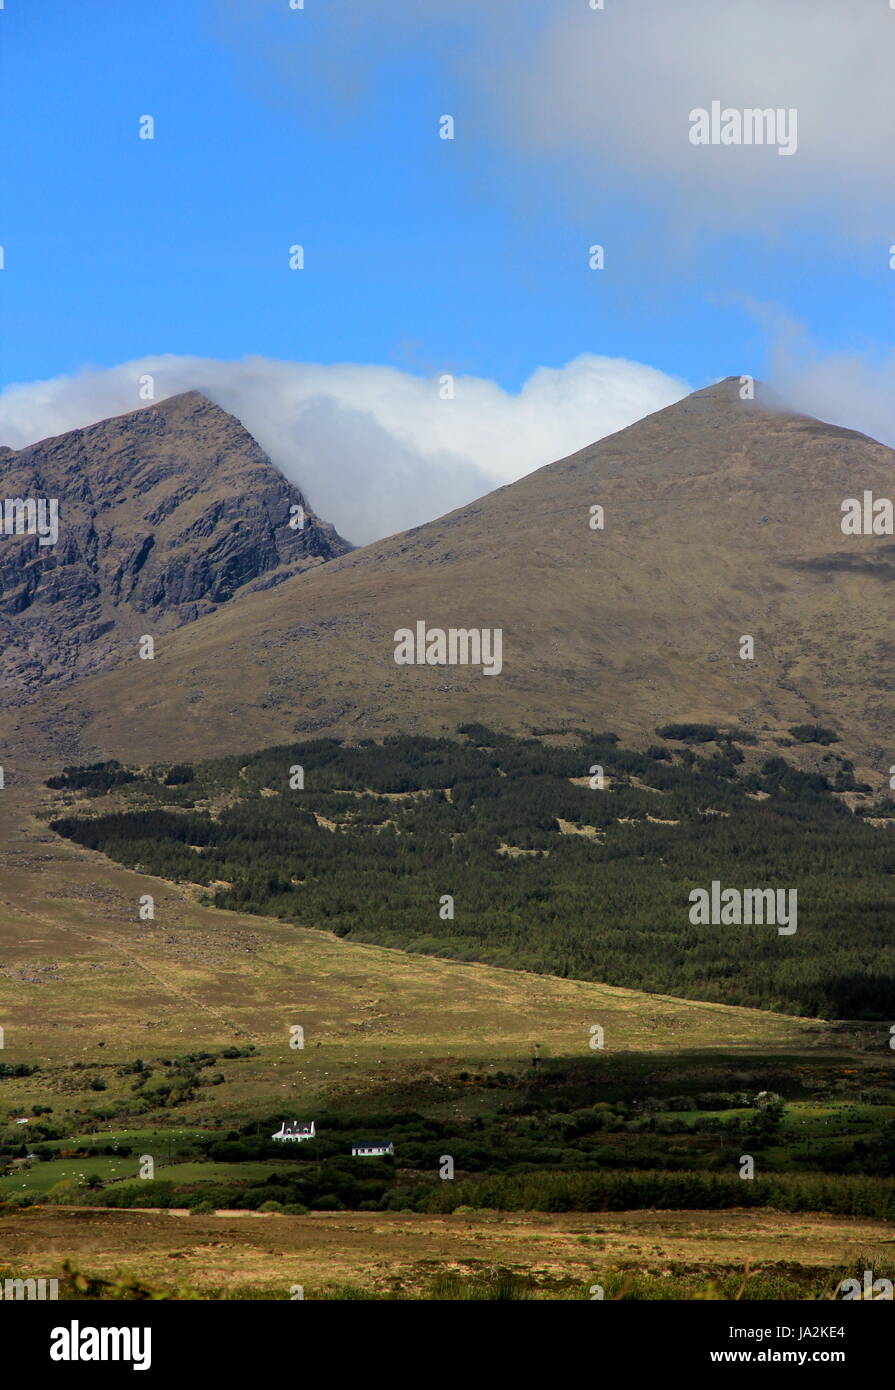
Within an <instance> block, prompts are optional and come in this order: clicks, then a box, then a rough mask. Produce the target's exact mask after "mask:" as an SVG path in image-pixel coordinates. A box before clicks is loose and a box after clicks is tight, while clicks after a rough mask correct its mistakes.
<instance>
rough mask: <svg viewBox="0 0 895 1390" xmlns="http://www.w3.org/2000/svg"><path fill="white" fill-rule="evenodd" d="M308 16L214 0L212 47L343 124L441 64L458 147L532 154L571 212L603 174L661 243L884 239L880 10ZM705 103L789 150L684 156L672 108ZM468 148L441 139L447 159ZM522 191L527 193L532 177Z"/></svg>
mask: <svg viewBox="0 0 895 1390" xmlns="http://www.w3.org/2000/svg"><path fill="white" fill-rule="evenodd" d="M259 6H260V10H259ZM326 8H329V9H330V14H329V17H328V18H327V17H326V16H325V14H321V15H318V16H316V17H315V20H314V23H313V25H311V23H310V20H308V21H306V24H305V25H304V26H302V27H298V26H296V25H295V24H291V25H290V24H289V23H288V22H287V19H286V14H287V11H286V10H285V7H284V6H282V5H281V4H280V3H279V0H257V3H256V4H255V5H253V6H251V7H247V6H245V5H244V4H241V3H238V0H218V10H219V13H218V27H217V32H218V36H219V37H220V38H221V39H222V40H223V41H224V42H226V43H228V44H229V46H230V48H231V51H232V53H233V55H234V58H235V60H236V61H237V62H238V63H239V64H240V67H241V70H242V71H243V72H244V73H245V75H246V77H247V80H249V81H250V83H251V86H252V89H253V91H254V92H255V94H256V95H258V96H259V97H260V98H261V99H264V100H269V101H274V102H277V103H278V104H280V105H285V106H287V107H291V108H292V109H293V110H295V111H296V112H297V113H299V114H301V116H302V117H303V118H304V119H313V114H314V112H315V111H319V110H321V109H323V110H326V112H327V115H328V117H329V118H330V119H333V118H335V119H338V118H339V116H340V115H341V116H342V117H343V118H347V117H348V116H351V117H352V118H353V119H362V117H363V113H364V110H365V109H366V110H367V111H369V110H370V109H371V107H373V108H375V102H376V100H377V99H378V97H377V94H378V90H379V85H380V84H381V83H382V82H384V81H388V80H389V79H390V78H393V74H394V72H395V71H396V70H400V68H401V65H402V64H403V65H404V67H406V69H407V70H408V71H414V70H416V69H418V66H419V57H420V49H421V48H422V49H424V51H425V52H426V53H427V54H429V53H430V52H431V53H436V54H437V55H439V58H440V60H441V62H442V63H443V65H444V68H445V72H444V74H443V75H442V76H441V77H440V86H441V88H443V90H444V91H445V92H446V93H447V92H450V93H451V100H452V102H454V103H455V105H452V106H451V107H450V108H446V109H450V110H451V111H452V112H453V113H454V114H455V115H456V116H457V117H458V119H459V121H460V124H461V127H462V128H463V129H464V130H465V131H466V132H471V134H469V135H468V136H467V145H468V146H469V150H470V152H471V151H472V149H474V148H475V147H476V146H477V145H478V144H479V143H480V142H481V141H484V143H485V144H486V145H487V144H488V143H489V142H493V140H494V139H495V138H496V139H498V140H499V141H500V142H501V143H502V144H503V145H504V146H505V148H507V149H509V150H512V151H514V152H515V154H516V156H518V158H519V159H520V161H522V162H524V163H525V165H527V166H529V167H530V165H531V162H532V160H537V159H538V158H540V159H542V161H543V165H544V168H545V169H547V170H549V171H550V172H551V173H552V174H559V175H560V176H561V177H562V178H563V183H564V187H565V189H566V191H567V193H568V194H569V195H570V197H571V198H572V200H573V201H575V202H582V201H588V202H589V203H590V202H591V200H592V199H593V197H594V196H595V195H598V194H599V191H600V190H601V189H602V188H603V187H604V186H605V180H606V179H607V178H611V180H612V188H613V194H614V197H615V198H616V200H617V199H618V197H619V196H620V195H621V194H622V193H623V192H626V193H628V194H629V195H634V196H637V197H640V198H642V199H643V200H644V204H645V205H649V206H653V207H656V208H659V209H661V210H664V211H665V212H666V213H667V214H669V215H670V217H671V218H672V220H673V221H674V222H675V223H676V224H677V227H676V230H678V231H680V230H681V229H683V228H686V229H687V230H688V231H693V230H700V229H702V228H704V227H706V226H712V227H715V228H721V227H726V228H736V229H739V230H749V231H760V232H763V233H766V234H767V235H768V236H769V237H771V238H773V237H776V236H777V235H778V234H779V231H780V224H781V221H783V220H785V219H787V218H788V217H790V216H791V215H794V214H798V213H802V214H811V213H814V214H815V215H817V214H818V212H819V210H822V216H823V221H822V223H821V230H823V229H824V228H826V227H827V226H828V225H829V224H830V223H835V224H837V225H839V226H841V227H843V228H847V229H848V230H849V231H850V232H851V233H854V234H857V235H858V236H860V237H876V236H878V235H886V236H888V233H889V231H890V230H891V225H890V224H891V216H892V209H891V204H892V194H891V189H892V176H893V173H895V83H893V81H892V73H893V70H895V10H893V8H892V7H891V5H890V4H888V3H887V0H686V3H675V0H605V5H604V8H603V9H592V8H591V7H590V5H589V4H588V3H587V0H572V3H569V4H553V5H550V4H548V5H545V4H544V3H543V0H453V3H452V4H451V5H450V6H438V5H433V6H429V7H425V6H422V7H421V6H413V5H411V6H408V5H407V0H379V3H377V4H376V5H375V6H373V7H368V6H364V5H359V4H357V3H344V4H341V5H339V6H333V7H324V10H325V9H326ZM261 14H263V15H264V22H261V20H260V15H261ZM383 75H384V76H383ZM713 100H718V101H720V102H721V103H722V106H729V107H732V108H737V109H740V110H742V109H743V108H767V107H773V108H775V109H776V108H779V107H782V108H785V109H787V110H788V109H789V108H795V109H796V111H797V130H798V149H797V152H796V154H795V155H794V156H792V157H790V158H781V157H780V156H778V154H777V152H776V149H774V148H767V147H752V148H748V147H746V146H742V145H741V146H723V147H721V146H707V147H695V146H693V145H692V144H691V143H690V141H689V129H690V123H689V115H690V112H691V110H694V109H695V108H700V107H701V108H709V107H710V105H711V102H712V101H713ZM467 145H464V142H463V141H460V142H459V143H458V146H457V150H456V156H457V157H458V158H459V157H460V156H462V155H463V153H464V150H465V149H466V148H467ZM479 156H480V158H484V159H485V160H486V162H487V161H488V154H487V153H483V151H481V150H480V151H479ZM493 164H494V161H493V160H491V161H490V163H489V168H491V167H493ZM498 173H499V170H498ZM479 176H481V169H480V168H479ZM531 186H532V187H533V188H534V189H537V190H540V183H539V181H538V180H533V181H532V184H531ZM533 196H540V192H538V193H536V194H534V195H533ZM589 210H590V209H589ZM891 239H892V238H891V237H890V238H889V240H891Z"/></svg>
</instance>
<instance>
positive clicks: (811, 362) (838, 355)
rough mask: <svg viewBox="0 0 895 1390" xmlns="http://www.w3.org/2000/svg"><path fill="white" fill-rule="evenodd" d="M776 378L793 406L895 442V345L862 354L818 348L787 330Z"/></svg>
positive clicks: (778, 349) (775, 360) (775, 359)
mask: <svg viewBox="0 0 895 1390" xmlns="http://www.w3.org/2000/svg"><path fill="white" fill-rule="evenodd" d="M769 379H770V384H771V385H772V386H773V388H774V390H775V391H776V392H777V394H778V395H779V396H780V397H781V399H783V400H784V401H785V402H786V403H787V405H789V406H790V407H791V408H792V409H793V410H798V411H800V412H801V413H802V414H804V415H815V416H817V417H818V418H819V419H821V420H827V421H829V422H830V423H831V424H834V425H843V426H845V428H847V429H852V430H860V431H861V433H862V434H869V435H870V437H871V438H872V439H878V440H880V441H881V443H883V444H888V445H889V447H890V448H895V351H893V350H892V349H891V348H888V349H885V350H880V351H877V352H875V353H873V354H872V355H871V354H868V355H866V356H865V355H862V354H861V353H857V352H834V353H828V354H826V355H824V354H822V353H820V352H818V351H817V349H816V348H814V347H813V346H812V344H811V342H810V340H809V339H808V338H807V337H806V335H804V334H801V333H797V334H787V335H785V336H784V337H783V338H781V340H779V341H778V342H777V344H776V345H775V347H774V349H773V352H772V368H771V371H770V373H769Z"/></svg>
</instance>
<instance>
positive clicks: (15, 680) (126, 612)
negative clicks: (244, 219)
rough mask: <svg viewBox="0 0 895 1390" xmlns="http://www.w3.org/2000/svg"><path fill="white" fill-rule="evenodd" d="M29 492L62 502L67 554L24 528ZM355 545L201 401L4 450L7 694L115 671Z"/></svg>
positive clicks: (1, 687) (185, 398) (2, 673)
mask: <svg viewBox="0 0 895 1390" xmlns="http://www.w3.org/2000/svg"><path fill="white" fill-rule="evenodd" d="M15 498H22V499H33V500H34V501H35V502H37V501H38V500H39V499H48V500H49V499H55V500H56V501H57V502H58V539H57V540H56V542H55V544H46V545H42V544H41V543H40V539H39V537H38V536H37V535H36V534H21V533H15V530H16V526H17V521H16V518H15V517H14V516H12V515H11V514H10V509H9V508H8V507H5V506H4V504H5V502H6V499H15ZM297 507H300V508H301V509H302V512H303V514H304V516H303V518H302V512H297V511H295V510H294V509H295V508H297ZM4 519H5V524H4ZM302 519H303V525H295V524H294V525H292V526H290V520H293V521H298V522H300V521H302ZM18 524H19V525H20V524H21V523H20V522H19V523H18ZM26 524H27V518H26ZM32 529H33V528H32ZM46 529H49V528H48V527H47V528H46ZM11 532H12V533H11ZM350 549H351V546H350V545H349V544H348V543H347V542H346V541H345V540H343V539H342V537H341V536H339V535H338V533H337V532H336V531H335V530H334V528H333V527H332V526H330V525H329V524H328V523H326V522H324V521H321V520H320V519H319V518H318V517H316V516H314V514H313V513H312V511H311V509H310V507H309V506H308V503H307V501H306V500H305V498H304V497H303V496H302V494H301V493H300V492H299V491H298V489H297V488H295V487H293V486H292V484H291V483H289V482H287V480H286V479H285V478H284V477H283V476H282V475H281V474H280V473H279V472H278V471H277V469H276V468H274V466H273V464H272V463H271V462H270V460H269V459H268V457H267V455H266V454H265V453H264V452H263V450H262V449H261V448H260V446H259V445H258V444H257V443H256V442H255V440H254V439H253V438H252V437H251V435H250V434H248V432H247V431H246V430H245V429H244V428H243V426H242V425H241V424H240V423H239V421H238V420H236V419H235V418H234V417H233V416H232V415H228V414H227V413H226V412H225V411H223V410H221V409H219V408H218V407H217V406H215V405H213V404H212V403H211V402H210V401H209V400H207V399H206V398H205V397H204V396H202V395H200V394H199V393H198V392H188V393H186V394H184V395H180V396H172V397H171V398H170V399H168V400H166V401H162V402H160V403H159V404H158V405H154V406H151V407H147V408H144V409H142V410H137V411H134V412H133V413H131V414H129V415H122V416H119V417H118V418H116V419H112V420H104V421H101V422H100V423H99V424H96V425H91V426H90V427H89V428H87V429H82V430H73V431H72V432H71V433H69V434H63V435H59V436H58V437H56V438H53V439H45V440H42V441H41V442H40V443H38V444H32V445H30V446H29V447H28V448H26V449H21V450H19V451H14V450H11V449H2V450H0V643H2V648H3V660H2V669H0V693H2V696H3V698H4V699H5V700H6V701H7V702H9V701H10V700H13V701H15V700H16V699H17V698H21V697H23V696H24V697H27V696H28V695H33V694H35V693H37V691H38V689H41V688H43V686H45V685H46V684H47V683H48V682H60V681H65V680H69V679H73V678H75V677H77V676H81V675H85V674H87V673H89V672H92V671H98V670H102V669H105V668H108V667H110V666H113V665H115V664H117V662H118V661H120V660H121V659H122V658H124V657H128V656H136V655H137V646H138V643H139V640H140V638H141V637H143V636H144V635H149V636H152V637H154V638H158V637H159V636H161V635H162V634H164V633H165V632H170V631H171V630H172V629H174V628H179V627H182V626H183V625H184V624H186V623H191V622H194V621H195V620H196V619H197V618H200V617H203V616H204V615H206V614H208V613H210V612H212V611H214V610H215V609H216V608H218V607H220V605H222V604H225V603H229V602H230V601H232V600H233V599H234V598H236V597H238V596H239V595H241V594H244V593H248V592H250V591H252V590H255V589H259V588H268V587H271V586H273V585H275V584H279V583H280V582H281V581H282V580H284V579H287V578H289V577H291V576H292V575H295V574H298V573H300V572H301V571H303V570H307V569H310V568H313V567H315V566H318V565H320V564H322V563H324V561H326V560H329V559H332V558H333V557H335V556H338V555H343V554H345V552H346V551H348V550H350Z"/></svg>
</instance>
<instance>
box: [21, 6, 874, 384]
mask: <svg viewBox="0 0 895 1390" xmlns="http://www.w3.org/2000/svg"><path fill="white" fill-rule="evenodd" d="M610 3H611V0H610ZM238 8H239V9H245V10H247V11H249V12H254V13H255V15H256V16H257V23H256V24H255V27H256V30H257V34H256V37H257V38H258V40H259V42H260V39H261V37H262V36H263V37H264V39H265V41H267V40H269V41H270V43H271V44H272V45H273V46H276V45H280V44H282V46H283V49H284V50H285V51H287V52H291V53H292V54H293V55H294V60H295V63H296V66H297V68H298V65H299V64H303V63H307V64H311V65H313V64H314V63H315V55H319V60H320V62H321V63H324V64H326V63H329V64H330V65H332V66H337V65H338V63H339V61H340V55H342V54H344V52H345V50H340V46H339V44H338V42H335V43H334V30H335V29H337V28H339V27H340V26H341V21H342V20H344V18H345V16H346V14H349V13H350V11H351V9H352V8H356V4H355V5H354V6H352V4H350V3H349V4H343V5H341V6H340V5H339V4H338V3H336V4H333V5H331V6H328V7H327V6H324V5H323V3H322V0H320V2H319V3H318V0H306V8H305V10H303V11H291V10H290V9H289V8H288V4H287V0H282V2H281V3H277V4H274V5H266V4H265V3H264V0H260V2H259V3H258V4H256V5H249V6H240V7H238ZM558 8H562V4H561V0H558ZM340 9H341V11H342V15H341V16H340V15H339V11H340ZM325 11H328V13H327V12H325ZM236 13H237V7H235V6H227V5H220V4H212V3H204V2H203V0H195V2H194V3H189V2H188V0H187V2H185V0H154V3H153V4H152V5H151V6H149V7H147V6H144V5H142V4H139V3H136V0H124V3H121V4H109V3H108V0H80V3H78V4H77V5H70V4H68V3H64V0H46V3H44V4H42V5H40V6H33V5H25V4H23V3H21V0H7V7H6V9H5V10H4V12H3V14H2V16H0V19H2V42H3V54H4V56H3V74H4V76H3V84H2V98H0V100H2V107H3V125H4V130H5V132H6V134H5V139H4V141H3V151H2V182H3V187H4V190H5V193H4V198H3V243H4V245H5V248H6V270H5V272H4V274H3V277H2V291H3V306H2V307H3V316H4V323H5V331H4V334H3V344H2V368H0V370H2V378H3V381H4V382H5V383H9V382H22V381H29V380H34V379H39V378H45V377H50V376H54V375H56V374H60V373H71V372H74V371H77V370H78V369H79V368H81V367H83V366H84V365H87V364H91V365H112V364H114V363H116V362H120V361H123V360H126V359H129V358H136V357H140V356H143V355H145V354H147V353H159V352H171V353H178V354H195V355H201V356H212V357H225V358H232V357H238V356H241V355H243V354H246V353H259V354H264V355H267V356H271V357H281V358H289V359H293V360H309V361H315V362H340V361H352V362H376V363H390V364H393V365H396V366H401V367H404V368H407V369H409V370H411V371H421V372H429V371H436V370H456V371H463V372H471V373H474V374H478V375H483V376H487V377H490V378H492V379H494V380H495V381H497V382H499V383H501V384H502V385H504V386H505V387H507V388H511V389H512V388H515V387H517V386H518V385H519V384H520V383H521V381H522V380H523V379H524V378H525V377H526V376H527V375H528V373H529V372H530V371H531V370H532V369H533V368H535V367H537V366H542V365H559V364H561V363H563V362H565V361H568V360H569V359H571V358H574V357H575V356H577V355H578V354H580V353H582V352H596V353H608V354H611V355H613V356H620V357H627V358H632V359H634V360H637V361H642V362H647V363H649V364H650V365H652V366H655V367H658V368H660V369H662V370H664V371H667V372H670V373H673V374H675V375H679V376H683V377H685V378H686V379H687V380H688V381H690V382H691V383H693V384H694V385H700V384H703V383H704V382H705V381H707V380H711V379H713V378H715V377H717V376H721V375H725V374H727V373H729V372H733V371H740V370H743V371H752V372H754V373H756V374H761V373H763V372H764V371H766V369H767V359H766V350H767V336H768V334H767V328H766V325H765V326H763V325H762V324H761V322H760V321H757V320H756V317H755V314H754V311H752V310H750V308H749V307H748V305H749V304H750V303H755V304H759V305H762V306H774V307H775V308H776V309H777V310H781V311H785V313H786V314H787V315H788V316H790V317H792V318H793V319H795V320H797V321H798V322H799V323H800V324H801V325H803V326H804V328H805V329H807V330H808V332H809V333H810V335H811V337H812V340H813V342H814V343H815V345H816V346H817V347H818V348H819V350H821V351H825V350H831V349H836V350H842V349H844V348H850V347H854V348H863V347H864V346H865V345H866V344H867V342H868V341H878V340H885V339H886V337H887V335H889V333H890V330H891V323H892V310H893V288H892V284H893V275H892V272H891V271H890V270H889V269H888V266H887V264H886V261H885V258H884V256H883V254H882V243H881V241H880V240H875V241H874V240H870V241H868V242H867V243H865V244H863V245H861V244H860V242H856V241H855V240H854V239H852V238H848V239H845V240H844V239H843V238H842V237H841V236H840V235H839V233H838V230H837V229H836V228H835V227H834V226H833V225H832V223H831V222H828V223H827V225H826V226H825V225H824V222H823V220H822V219H819V218H818V209H817V207H816V206H812V207H811V208H810V209H809V210H808V212H807V213H806V214H804V215H802V216H796V217H795V218H793V219H791V220H789V222H788V223H787V225H786V226H785V227H783V228H782V229H780V228H775V227H774V226H773V225H765V226H763V227H762V226H760V227H757V228H749V229H747V230H745V231H744V232H739V231H738V230H737V228H736V227H726V228H723V229H721V230H717V229H711V228H702V229H700V228H699V226H698V216H697V219H695V222H694V225H692V226H691V227H690V228H689V229H688V230H689V233H690V234H692V240H689V242H688V243H687V244H677V243H678V238H679V229H678V230H675V229H673V228H669V225H668V219H667V208H666V207H665V206H664V204H663V202H662V201H661V199H659V200H655V201H652V202H651V200H650V190H649V188H648V187H642V186H641V187H632V186H631V184H630V182H629V181H627V180H626V179H625V178H624V177H617V178H616V179H615V180H614V181H613V180H609V181H607V182H606V183H602V181H598V180H596V179H595V180H594V183H593V186H592V187H591V188H581V189H579V190H578V191H579V193H580V194H581V196H580V197H577V198H576V199H574V200H570V199H569V198H568V197H567V196H566V193H565V191H564V190H563V188H562V187H557V178H556V174H555V169H554V168H552V167H551V161H550V159H545V158H543V157H541V156H539V155H538V154H533V155H532V156H531V157H529V158H527V157H526V152H525V150H524V148H523V149H520V148H519V147H518V145H517V146H516V147H515V148H513V149H508V148H507V146H506V144H505V142H502V141H501V140H500V138H499V137H498V136H497V135H495V132H494V131H493V129H490V128H489V127H488V126H487V123H486V122H485V121H483V120H482V118H481V112H480V110H479V109H478V106H477V104H476V103H475V100H474V99H473V101H472V103H471V102H470V98H469V88H468V84H467V83H466V82H464V80H463V77H462V72H461V73H460V75H458V69H462V49H463V44H464V41H467V38H468V35H469V34H470V33H472V32H473V31H474V30H475V27H476V26H475V24H474V22H473V23H470V24H469V25H468V26H467V25H464V23H463V18H462V15H461V17H460V20H459V21H458V24H457V26H456V27H457V30H458V32H457V33H456V34H454V35H452V37H451V40H450V41H449V42H445V41H444V31H443V30H441V31H439V30H437V29H436V30H434V31H433V29H432V28H431V27H430V26H429V25H427V24H424V23H420V24H419V25H418V26H412V25H405V26H404V27H402V29H401V32H400V34H399V35H398V37H397V40H395V41H393V42H392V43H390V44H388V45H385V44H381V45H380V47H379V49H378V51H377V50H376V49H375V48H374V51H373V52H372V53H371V54H370V61H369V67H368V68H367V69H365V70H363V71H362V74H361V78H360V79H359V80H362V81H363V82H364V83H365V84H367V85H366V86H365V89H364V91H363V92H362V93H361V95H360V96H358V97H356V98H352V97H351V96H349V97H347V98H344V99H343V97H342V96H341V95H333V93H332V92H331V91H330V90H329V89H328V87H327V85H326V84H324V83H321V82H320V81H316V80H311V81H308V83H307V85H306V86H305V87H303V84H302V81H301V80H300V78H299V80H297V81H296V82H295V84H294V86H293V87H292V88H291V89H290V90H288V91H285V92H283V91H277V90H276V83H275V82H272V83H271V84H270V87H269V88H268V89H267V90H265V89H266V87H267V78H266V75H265V72H264V69H263V61H254V60H253V58H252V56H251V55H250V56H249V57H248V59H247V58H246V55H245V51H244V41H245V37H246V30H247V28H248V27H250V26H251V24H252V21H251V19H245V18H238V19H234V18H233V16H234V14H236ZM519 13H520V16H521V17H522V20H523V22H525V16H526V15H527V16H528V21H527V22H528V23H529V25H530V26H531V28H532V29H534V28H535V26H536V23H537V21H538V15H539V9H538V7H537V6H535V7H531V6H528V7H526V6H524V5H523V6H520V7H519ZM587 18H588V19H589V20H593V22H594V23H600V22H602V20H603V19H604V16H601V15H590V16H587ZM386 22H387V21H384V23H386ZM394 34H395V31H394V30H391V37H392V39H393V40H394ZM468 41H469V42H470V43H471V42H473V40H472V39H468ZM352 42H354V43H355V44H357V43H358V42H362V39H361V40H358V39H357V36H355V37H354V38H353V39H352V38H351V37H349V39H348V40H347V41H346V48H347V47H348V46H349V45H350V44H351V43H352ZM249 47H250V45H249ZM362 59H363V55H362V54H361V55H360V57H358V55H357V54H356V53H355V54H354V55H353V57H352V71H353V72H354V71H356V70H357V69H362V68H363V62H362ZM495 61H496V62H497V63H499V61H500V57H499V54H498V55H496V57H495ZM271 88H273V91H271ZM327 108H328V109H327ZM445 112H450V113H452V114H453V115H454V117H455V120H456V126H457V129H456V137H455V140H454V141H453V142H448V141H442V140H440V139H439V138H438V119H439V117H440V115H442V114H443V113H445ZM146 113H149V114H152V115H153V116H154V118H155V122H156V137H155V139H154V140H153V141H141V140H139V139H138V136H137V131H138V118H139V117H140V116H141V115H143V114H146ZM831 192H832V190H831ZM831 201H832V200H831ZM831 210H832V209H831ZM769 220H770V218H769ZM892 240H895V216H893V222H892ZM296 241H297V242H301V243H302V244H303V245H304V246H305V248H306V258H307V260H306V269H305V271H304V272H302V273H293V272H290V271H289V270H288V268H287V248H288V247H289V245H290V244H292V243H293V242H296ZM596 241H599V242H601V243H603V244H605V245H606V248H607V250H606V255H607V268H606V270H605V271H604V272H602V273H595V272H593V271H590V270H589V269H588V267H587V255H586V253H587V247H588V246H589V245H590V244H591V242H596Z"/></svg>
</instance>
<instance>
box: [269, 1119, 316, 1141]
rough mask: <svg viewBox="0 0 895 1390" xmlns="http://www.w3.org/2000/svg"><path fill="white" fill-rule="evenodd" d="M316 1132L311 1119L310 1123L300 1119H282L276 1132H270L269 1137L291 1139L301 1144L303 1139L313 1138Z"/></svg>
mask: <svg viewBox="0 0 895 1390" xmlns="http://www.w3.org/2000/svg"><path fill="white" fill-rule="evenodd" d="M316 1133H317V1130H316V1128H315V1126H314V1121H313V1120H311V1122H310V1124H305V1123H304V1121H302V1120H284V1121H283V1123H282V1124H281V1125H280V1128H279V1129H278V1130H277V1132H276V1134H272V1135H271V1136H270V1137H271V1139H282V1140H283V1141H284V1142H285V1141H291V1142H292V1143H293V1144H301V1143H302V1142H303V1140H305V1139H313V1138H314V1136H315V1134H316Z"/></svg>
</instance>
